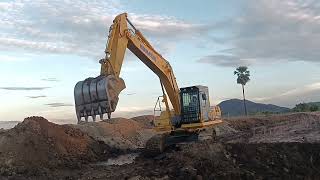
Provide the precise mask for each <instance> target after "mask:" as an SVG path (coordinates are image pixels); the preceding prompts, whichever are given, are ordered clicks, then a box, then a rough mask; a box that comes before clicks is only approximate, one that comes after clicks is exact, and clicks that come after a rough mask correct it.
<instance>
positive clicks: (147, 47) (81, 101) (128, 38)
mask: <svg viewBox="0 0 320 180" xmlns="http://www.w3.org/2000/svg"><path fill="white" fill-rule="evenodd" d="M128 25H130V26H131V28H129V26H128ZM127 48H128V49H129V50H130V51H131V52H132V53H133V54H135V55H136V56H137V57H138V58H139V59H140V60H141V61H142V62H143V63H144V64H145V65H147V66H148V67H149V68H150V69H151V70H152V71H153V72H154V73H155V74H156V75H157V76H158V77H159V78H160V82H161V86H162V89H163V87H164V89H165V92H166V94H167V95H168V97H169V100H168V99H167V96H166V94H165V92H164V90H163V94H164V95H163V98H164V99H163V100H164V102H165V104H166V108H167V111H168V112H169V102H170V103H171V105H172V107H173V110H174V115H175V116H179V115H180V113H181V107H180V96H179V87H178V85H177V82H176V78H175V76H174V73H173V69H172V67H171V66H170V64H169V62H168V61H167V60H165V59H164V58H163V57H162V56H161V55H160V54H159V53H158V52H157V51H156V50H155V49H154V48H153V47H152V46H151V44H150V43H149V42H148V41H147V40H146V38H145V37H144V36H143V35H142V33H141V32H140V31H139V30H137V29H136V28H135V27H134V26H133V24H132V23H131V22H130V21H129V20H128V18H127V14H126V13H123V14H120V15H118V16H117V17H116V18H115V19H114V21H113V24H112V25H111V26H110V30H109V36H108V42H107V46H106V50H105V54H106V56H105V58H104V59H101V60H100V63H101V72H100V76H99V77H97V78H88V79H87V80H85V81H80V82H79V83H78V84H77V85H76V87H75V101H76V111H77V117H78V121H80V119H81V117H85V119H86V120H87V117H88V116H92V117H93V119H94V120H95V116H96V115H98V114H99V115H100V118H102V114H103V113H108V115H109V117H110V114H111V112H113V111H114V110H115V108H116V104H117V102H118V95H119V93H120V91H121V90H123V89H124V88H125V85H124V82H123V80H122V79H121V78H120V72H121V67H122V64H123V60H124V56H125V52H126V49H127ZM106 78H107V79H106ZM86 84H89V85H88V86H89V87H88V88H86ZM99 84H100V85H101V84H103V88H105V91H106V92H104V91H103V94H106V95H105V96H104V97H103V98H100V96H99V95H101V92H100V93H99V87H100V85H99ZM122 84H123V85H122ZM85 89H89V90H87V91H86V90H85ZM100 90H101V88H100ZM88 94H89V95H88ZM86 96H88V97H89V98H85V97H86ZM95 96H97V97H95ZM86 99H87V100H86ZM101 102H103V103H101ZM105 104H107V105H105ZM169 114H170V113H169ZM169 116H170V115H169Z"/></svg>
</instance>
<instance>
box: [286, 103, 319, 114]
mask: <svg viewBox="0 0 320 180" xmlns="http://www.w3.org/2000/svg"><path fill="white" fill-rule="evenodd" d="M292 110H293V111H294V112H315V111H319V110H320V103H319V102H311V103H299V104H297V105H296V106H295V107H294V108H293V109H292Z"/></svg>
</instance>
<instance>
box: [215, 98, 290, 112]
mask: <svg viewBox="0 0 320 180" xmlns="http://www.w3.org/2000/svg"><path fill="white" fill-rule="evenodd" d="M246 104H247V109H248V114H256V113H262V112H272V113H281V112H288V111H290V109H289V108H286V107H280V106H276V105H273V104H262V103H255V102H252V101H249V100H246ZM219 107H220V108H221V111H222V115H224V116H240V115H244V110H243V101H242V100H240V99H230V100H226V101H222V102H221V103H220V104H219Z"/></svg>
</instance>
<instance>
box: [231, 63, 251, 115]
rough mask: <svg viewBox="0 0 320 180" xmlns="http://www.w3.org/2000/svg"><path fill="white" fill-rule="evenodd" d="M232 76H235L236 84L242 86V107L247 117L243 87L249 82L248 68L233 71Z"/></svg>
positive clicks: (243, 67)
mask: <svg viewBox="0 0 320 180" xmlns="http://www.w3.org/2000/svg"><path fill="white" fill-rule="evenodd" d="M234 75H237V76H238V78H237V83H238V84H241V85H242V95H243V105H244V113H245V115H246V116H247V115H248V112H247V105H246V97H245V93H244V86H245V85H246V84H247V82H249V81H250V71H249V70H248V67H246V66H240V67H238V68H237V69H236V70H235V71H234Z"/></svg>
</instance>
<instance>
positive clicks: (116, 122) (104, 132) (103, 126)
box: [72, 116, 155, 150]
mask: <svg viewBox="0 0 320 180" xmlns="http://www.w3.org/2000/svg"><path fill="white" fill-rule="evenodd" d="M141 118H142V119H143V118H144V116H141V117H140V119H141ZM136 119H137V120H139V118H136ZM142 121H144V119H143V120H142ZM72 126H73V127H74V128H77V129H79V130H81V131H82V132H85V133H87V134H88V135H89V136H90V137H92V138H93V139H95V140H96V141H103V142H104V143H105V144H107V145H109V146H110V147H113V148H117V149H121V150H134V149H138V148H142V147H144V145H145V142H146V141H147V139H149V138H150V137H151V136H153V135H154V134H155V133H154V132H153V130H152V129H145V126H144V124H141V123H139V122H137V121H135V120H132V119H126V118H113V119H111V120H106V121H100V122H90V123H85V124H80V125H72Z"/></svg>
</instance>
